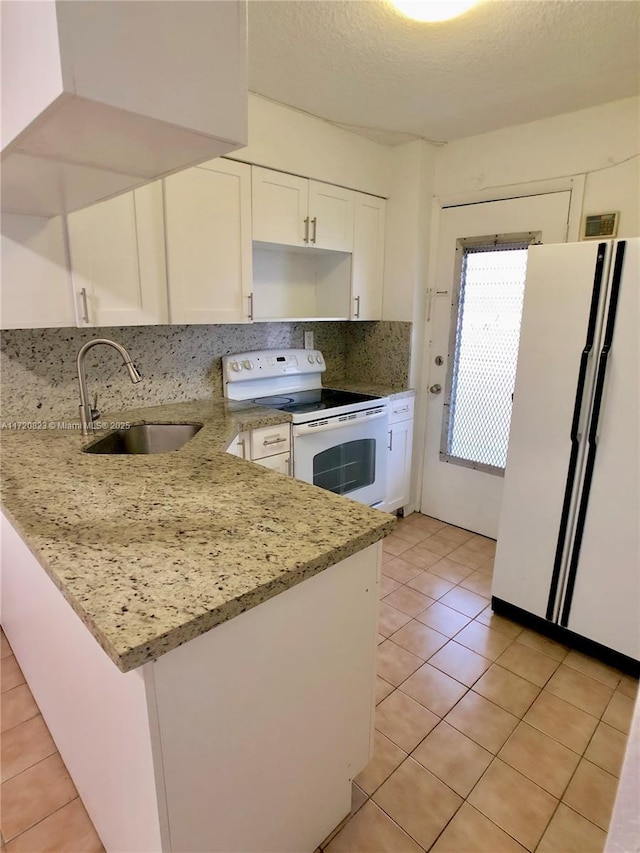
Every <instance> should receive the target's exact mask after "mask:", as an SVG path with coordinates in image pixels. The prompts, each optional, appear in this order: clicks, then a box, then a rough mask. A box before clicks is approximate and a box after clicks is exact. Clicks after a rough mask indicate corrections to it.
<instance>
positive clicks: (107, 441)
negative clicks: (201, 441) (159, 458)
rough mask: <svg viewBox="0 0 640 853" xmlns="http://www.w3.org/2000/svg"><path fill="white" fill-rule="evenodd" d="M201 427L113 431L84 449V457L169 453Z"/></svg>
mask: <svg viewBox="0 0 640 853" xmlns="http://www.w3.org/2000/svg"><path fill="white" fill-rule="evenodd" d="M201 429H202V424H136V425H135V426H132V427H129V429H116V430H114V431H113V432H110V433H108V435H105V436H104V438H101V439H99V440H98V441H95V442H94V443H93V444H90V445H89V447H85V448H83V450H84V452H85V453H131V454H137V453H169V452H170V451H172V450H179V449H180V448H181V447H182V445H183V444H186V443H187V442H188V441H189V439H190V438H193V436H194V435H195V434H196V433H197V432H198V431H199V430H201Z"/></svg>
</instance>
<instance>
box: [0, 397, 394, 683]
mask: <svg viewBox="0 0 640 853" xmlns="http://www.w3.org/2000/svg"><path fill="white" fill-rule="evenodd" d="M288 419H289V418H288V416H285V415H283V413H282V412H278V411H274V410H273V409H264V408H260V407H257V406H252V405H250V404H244V403H233V402H230V401H225V400H221V399H220V400H206V401H195V402H191V403H177V404H168V405H163V406H154V407H150V408H144V409H132V410H128V411H127V412H126V413H124V414H122V415H110V416H103V418H102V421H103V422H113V421H128V422H129V423H131V424H134V423H142V422H147V423H150V422H181V421H193V422H199V423H202V424H203V425H204V426H203V428H202V429H201V430H200V431H199V432H198V433H197V435H196V436H195V437H194V438H192V439H191V440H190V441H189V442H188V443H187V444H185V445H184V446H183V447H182V448H181V449H180V450H178V451H176V452H173V453H166V454H154V455H140V456H124V455H123V456H119V455H99V454H89V453H82V452H81V448H82V446H83V445H84V444H86V443H87V439H83V438H82V436H81V435H80V434H79V433H77V432H74V431H72V430H66V429H55V428H51V429H37V430H36V429H34V430H22V429H17V430H16V429H10V428H9V429H3V430H2V505H3V510H4V512H5V514H6V515H7V517H8V518H9V520H10V521H11V522H12V523H13V524H14V526H15V527H16V529H17V531H18V533H20V535H21V536H22V538H23V539H24V541H25V542H26V543H27V545H28V546H29V548H30V549H31V551H32V552H33V553H34V554H35V556H36V557H37V558H38V560H39V561H40V563H41V564H42V566H43V567H44V569H45V570H46V571H47V572H48V574H49V576H50V577H51V579H52V580H53V582H54V583H55V584H56V586H57V587H58V588H59V589H60V590H61V592H62V594H63V595H64V597H65V598H66V600H67V601H68V602H69V604H70V605H71V606H72V608H73V609H74V610H75V612H76V613H77V614H78V616H79V617H80V618H81V619H82V621H83V622H84V623H85V625H86V626H87V628H88V629H89V630H90V631H91V633H92V634H93V636H94V637H95V638H96V640H97V642H98V643H99V644H100V646H101V647H102V648H103V649H104V650H105V652H106V653H107V654H108V655H109V657H110V658H111V659H112V660H113V661H114V663H115V664H116V665H117V666H118V667H119V669H121V670H122V671H123V672H127V671H129V670H131V669H134V668H136V667H138V666H140V665H142V664H144V663H146V662H147V661H151V660H154V659H156V658H158V657H159V656H160V655H162V654H164V653H166V652H168V651H170V650H171V649H174V648H176V647H177V646H179V645H181V644H183V643H186V642H188V641H189V640H191V639H193V638H194V637H197V636H199V635H200V634H203V633H204V632H206V631H208V630H210V629H211V628H213V627H215V626H216V625H218V624H220V623H222V622H224V621H226V620H228V619H231V618H233V617H234V616H236V615H238V614H239V613H242V612H244V611H246V610H249V609H250V608H251V607H255V606H256V605H258V604H260V603H261V602H263V601H266V600H267V599H269V598H271V597H272V596H274V595H277V594H278V593H279V592H282V591H284V590H286V589H288V588H289V587H291V586H293V585H295V584H296V583H299V582H300V581H303V580H305V579H306V578H308V577H311V576H313V575H315V574H317V573H318V572H321V571H323V570H324V569H326V568H328V567H329V566H331V565H333V564H334V563H337V562H339V561H340V560H343V559H345V558H346V557H348V556H350V555H351V554H354V553H356V552H357V551H359V550H361V549H363V548H365V547H367V546H368V545H371V544H373V543H374V542H376V541H378V540H380V539H382V538H383V537H384V536H386V535H387V534H388V533H389V532H390V531H391V530H392V529H393V526H394V524H395V519H394V518H393V517H392V516H389V515H386V514H384V513H382V512H379V511H378V510H374V509H371V508H369V507H367V506H363V505H362V504H359V503H356V502H354V501H351V500H349V499H347V498H343V497H339V496H337V495H334V494H332V493H330V492H326V491H323V490H321V489H318V488H316V487H314V486H311V485H309V484H307V483H302V482H300V481H297V480H294V479H292V478H289V477H285V476H283V475H281V474H278V473H276V472H273V471H269V470H267V469H265V468H263V467H261V466H259V465H257V464H254V463H252V462H247V461H244V460H242V459H238V458H236V457H234V456H231V455H230V454H227V453H225V449H226V448H227V447H228V445H229V444H230V442H231V441H232V439H233V438H234V437H235V436H236V435H237V434H238V433H239V432H240V431H242V430H244V429H251V428H257V427H261V426H269V425H273V424H277V423H282V422H283V421H286V420H288ZM91 440H93V439H91Z"/></svg>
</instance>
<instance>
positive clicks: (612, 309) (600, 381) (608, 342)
mask: <svg viewBox="0 0 640 853" xmlns="http://www.w3.org/2000/svg"><path fill="white" fill-rule="evenodd" d="M625 247H626V242H625V241H624V240H621V241H620V242H619V243H618V246H617V249H616V258H615V263H614V268H613V278H612V280H611V297H610V299H609V309H608V311H607V323H606V327H605V332H604V340H603V344H602V350H601V352H600V358H599V359H598V372H597V374H596V384H595V391H594V395H593V409H592V412H591V423H590V424H589V434H588V439H587V441H588V446H589V449H588V452H587V461H586V464H585V472H584V481H583V485H582V494H581V496H580V506H579V509H578V516H577V520H576V528H575V536H574V544H573V550H572V552H571V560H570V563H569V571H568V573H567V588H566V591H565V596H564V603H563V606H562V615H561V617H560V625H562V627H564V628H566V627H567V625H568V623H569V614H570V612H571V602H572V599H573V590H574V588H575V584H576V575H577V573H578V561H579V560H580V548H581V546H582V537H583V534H584V526H585V522H586V519H587V509H588V506H589V492H590V490H591V481H592V479H593V469H594V467H595V462H596V453H597V449H598V423H599V420H600V410H601V408H602V395H603V393H604V383H605V379H606V375H607V362H608V359H609V353H610V352H611V347H612V344H613V332H614V327H615V322H616V313H617V310H618V297H619V295H620V283H621V280H622V267H623V263H624V252H625Z"/></svg>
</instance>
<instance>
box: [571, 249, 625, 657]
mask: <svg viewBox="0 0 640 853" xmlns="http://www.w3.org/2000/svg"><path fill="white" fill-rule="evenodd" d="M622 242H624V243H625V245H624V258H623V260H622V264H621V276H620V280H619V295H618V304H617V311H616V312H615V318H613V317H612V321H613V320H615V322H614V324H613V327H612V336H611V347H610V350H609V353H608V358H606V361H605V360H604V359H603V356H602V347H601V348H600V350H599V351H598V353H597V356H598V361H599V362H600V364H601V366H602V369H603V373H602V378H603V379H604V383H603V386H602V401H601V406H600V412H599V418H598V421H597V424H595V423H594V424H592V425H591V430H590V431H591V433H592V438H593V439H594V440H595V442H596V443H595V445H592V448H590V449H592V451H593V456H594V462H593V477H592V480H591V487H590V490H589V493H588V504H587V505H586V513H585V518H584V532H583V535H582V543H581V547H580V553H579V559H578V561H577V571H576V575H575V587H574V589H573V596H572V597H571V599H570V600H568V601H567V602H566V607H565V606H564V605H563V616H565V615H566V616H567V617H568V618H566V619H565V618H562V620H561V621H562V622H563V623H565V624H566V625H567V627H568V628H569V629H570V630H571V631H575V632H576V633H578V634H581V635H583V636H585V637H589V638H590V639H592V640H595V641H596V642H598V643H601V644H602V645H604V646H607V647H609V648H611V649H615V650H616V651H618V652H622V653H623V654H625V655H628V656H629V657H632V658H635V659H636V660H640V619H639V618H638V605H639V602H640V539H639V535H638V521H639V519H640V476H639V472H640V452H639V445H640V418H639V413H638V406H639V404H638V397H639V391H640V368H639V365H640V348H639V346H638V337H639V335H640V310H639V305H638V302H639V298H638V294H639V291H640V240H638V239H633V240H625V241H618V244H617V245H616V246H615V247H614V256H615V254H617V253H618V252H621V251H622V250H621V249H619V248H618V247H619V245H620V244H621V243H622ZM613 270H615V262H614V264H613V265H612V271H613ZM614 287H615V281H614V280H613V272H612V283H611V288H610V290H611V294H614V293H615V290H614ZM604 343H605V341H604V339H603V344H604ZM597 388H598V385H597V383H596V393H597ZM594 408H597V406H595V407H594ZM588 461H589V460H588V457H587V462H588ZM587 470H588V467H587ZM578 521H579V518H578ZM577 526H578V527H579V525H577ZM576 533H579V530H576ZM565 611H567V612H565Z"/></svg>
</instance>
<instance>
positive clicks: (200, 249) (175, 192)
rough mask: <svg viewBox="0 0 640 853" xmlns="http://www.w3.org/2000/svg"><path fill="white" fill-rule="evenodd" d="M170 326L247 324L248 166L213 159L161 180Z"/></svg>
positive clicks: (249, 309) (249, 295)
mask: <svg viewBox="0 0 640 853" xmlns="http://www.w3.org/2000/svg"><path fill="white" fill-rule="evenodd" d="M164 203H165V228H166V244H167V277H168V281H169V302H170V313H171V322H172V323H246V322H250V321H251V320H252V319H253V301H252V300H253V297H252V292H251V291H252V260H251V167H250V166H247V165H246V164H245V163H236V162H235V161H233V160H224V159H217V160H211V161H210V162H208V163H204V164H202V165H201V166H196V167H195V168H193V169H187V170H186V171H184V172H179V173H178V174H176V175H171V176H170V177H168V178H165V180H164Z"/></svg>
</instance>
